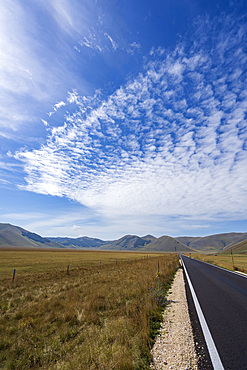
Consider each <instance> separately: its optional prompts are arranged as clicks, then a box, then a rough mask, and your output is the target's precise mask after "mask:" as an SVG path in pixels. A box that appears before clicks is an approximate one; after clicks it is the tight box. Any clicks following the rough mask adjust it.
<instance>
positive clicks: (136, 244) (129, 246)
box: [101, 235, 154, 251]
mask: <svg viewBox="0 0 247 370" xmlns="http://www.w3.org/2000/svg"><path fill="white" fill-rule="evenodd" d="M153 238H154V237H152V236H151V235H147V236H145V237H143V238H141V237H139V236H137V235H125V236H123V237H122V238H120V239H118V240H113V241H111V242H108V243H106V244H103V245H102V246H101V249H109V250H120V251H123V250H134V251H138V250H140V248H141V247H143V246H145V245H147V244H150V243H151V240H153Z"/></svg>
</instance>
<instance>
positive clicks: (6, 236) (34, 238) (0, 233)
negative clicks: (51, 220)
mask: <svg viewBox="0 0 247 370" xmlns="http://www.w3.org/2000/svg"><path fill="white" fill-rule="evenodd" d="M0 247H6V248H9V247H22V248H37V247H38V248H64V247H63V246H62V245H61V244H58V243H56V242H53V241H52V240H50V239H47V238H42V237H41V236H40V235H38V234H34V233H32V232H30V231H27V230H25V229H22V228H21V227H18V226H14V225H11V224H0Z"/></svg>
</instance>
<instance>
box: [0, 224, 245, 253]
mask: <svg viewBox="0 0 247 370" xmlns="http://www.w3.org/2000/svg"><path fill="white" fill-rule="evenodd" d="M0 247H7V248H8V247H22V248H37V247H38V248H73V249H94V250H116V251H142V252H144V251H145V252H148V251H150V252H175V251H177V252H187V253H191V252H213V253H215V252H224V253H230V249H229V248H232V250H233V251H234V252H235V253H237V251H239V252H240V253H246V250H247V233H225V234H216V235H209V236H205V237H188V236H183V237H177V238H172V237H170V236H161V237H160V238H155V237H154V236H153V235H145V236H142V237H139V236H137V235H125V236H123V237H122V238H120V239H118V240H110V241H104V240H101V239H97V238H89V237H87V236H83V237H80V238H66V237H64V238H63V237H56V238H43V237H41V236H40V235H38V234H35V233H32V232H30V231H27V230H25V229H22V228H21V227H18V226H13V225H11V224H1V223H0Z"/></svg>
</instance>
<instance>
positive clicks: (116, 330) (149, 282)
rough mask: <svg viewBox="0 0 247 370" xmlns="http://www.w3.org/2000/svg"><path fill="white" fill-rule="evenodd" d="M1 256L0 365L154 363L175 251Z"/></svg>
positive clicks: (146, 365)
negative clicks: (161, 252) (152, 349)
mask: <svg viewBox="0 0 247 370" xmlns="http://www.w3.org/2000/svg"><path fill="white" fill-rule="evenodd" d="M0 259H1V265H0V283H1V284H0V314H1V316H0V368H6V369H28V368H51V369H148V368H149V364H150V360H151V355H150V350H151V347H152V344H153V340H154V337H155V335H156V334H157V330H158V328H159V323H160V320H161V313H162V310H163V309H164V306H165V303H166V298H165V292H166V290H167V289H168V288H169V286H170V283H171V279H172V277H173V275H174V273H175V271H176V269H177V268H178V258H177V256H176V255H175V254H162V255H157V254H147V253H145V254H144V253H124V252H121V253H119V252H91V251H52V252H51V251H40V250H39V251H0ZM68 265H69V274H67V266H68ZM158 265H159V274H158V276H157V271H158ZM14 268H15V269H16V275H15V282H14V283H13V282H12V274H13V269H14Z"/></svg>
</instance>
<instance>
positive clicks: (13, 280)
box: [12, 269, 15, 283]
mask: <svg viewBox="0 0 247 370" xmlns="http://www.w3.org/2000/svg"><path fill="white" fill-rule="evenodd" d="M14 282H15V269H14V272H13V279H12V283H14Z"/></svg>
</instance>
